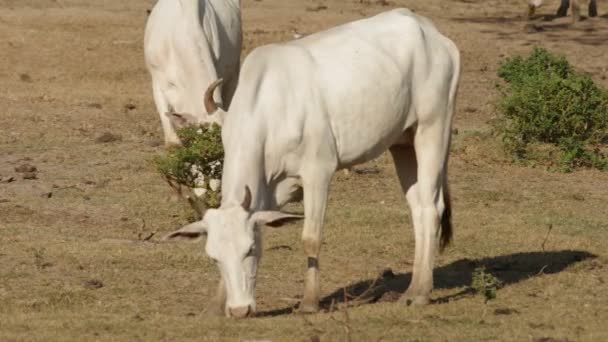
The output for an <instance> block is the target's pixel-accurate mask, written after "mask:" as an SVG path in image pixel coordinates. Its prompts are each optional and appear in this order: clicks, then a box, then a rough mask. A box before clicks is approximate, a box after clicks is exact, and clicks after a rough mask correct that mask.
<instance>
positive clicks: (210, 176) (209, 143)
mask: <svg viewBox="0 0 608 342" xmlns="http://www.w3.org/2000/svg"><path fill="white" fill-rule="evenodd" d="M177 135H178V136H179V138H180V140H181V141H182V146H175V147H172V148H170V149H169V150H168V151H167V153H166V154H165V155H164V156H159V157H157V158H156V159H155V163H156V167H157V169H158V171H159V172H160V173H161V174H162V175H163V177H165V178H166V179H167V180H168V181H169V184H175V185H178V186H185V187H187V188H189V189H194V188H202V189H205V190H206V192H205V194H204V195H203V196H202V197H201V198H196V199H192V198H190V199H189V201H190V204H191V205H192V206H193V208H195V210H197V211H199V210H198V209H197V208H198V207H199V204H202V205H203V206H204V207H205V208H217V207H219V205H220V199H221V198H220V194H221V189H220V188H219V185H218V184H216V189H213V187H212V186H211V184H210V183H211V182H212V181H214V182H216V183H219V180H220V179H221V177H222V167H223V162H224V148H223V145H222V135H221V127H220V126H219V125H217V124H212V125H209V124H204V125H200V126H188V127H185V128H182V129H180V130H178V131H177ZM192 201H196V202H200V203H193V202H192Z"/></svg>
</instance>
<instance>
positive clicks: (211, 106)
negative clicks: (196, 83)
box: [205, 78, 224, 114]
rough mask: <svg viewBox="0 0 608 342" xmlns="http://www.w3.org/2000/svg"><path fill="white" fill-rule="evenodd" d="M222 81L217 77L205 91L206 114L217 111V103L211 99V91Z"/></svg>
mask: <svg viewBox="0 0 608 342" xmlns="http://www.w3.org/2000/svg"><path fill="white" fill-rule="evenodd" d="M223 82H224V80H223V79H221V78H220V79H218V80H217V81H215V82H213V83H211V84H210V85H209V88H207V90H206V91H205V109H206V110H207V113H208V114H213V113H215V111H217V103H215V100H213V92H214V91H215V89H216V88H217V87H219V86H220V85H221V84H222V83H223Z"/></svg>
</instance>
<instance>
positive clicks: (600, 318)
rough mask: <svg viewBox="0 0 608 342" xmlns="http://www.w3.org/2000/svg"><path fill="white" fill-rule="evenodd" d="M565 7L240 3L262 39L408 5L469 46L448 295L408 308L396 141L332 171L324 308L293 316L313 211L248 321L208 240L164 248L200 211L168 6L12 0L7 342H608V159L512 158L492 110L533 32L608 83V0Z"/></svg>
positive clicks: (296, 227) (0, 140) (446, 265)
mask: <svg viewBox="0 0 608 342" xmlns="http://www.w3.org/2000/svg"><path fill="white" fill-rule="evenodd" d="M558 2H559V1H557V0H552V1H547V4H546V5H545V6H544V7H543V8H541V9H540V10H539V17H538V18H536V19H534V20H533V21H528V20H527V18H525V16H524V15H525V13H526V10H527V7H526V5H525V2H524V1H523V0H483V1H481V0H389V1H385V2H383V1H375V0H370V1H362V0H327V1H324V0H243V1H242V3H243V7H244V8H243V20H244V49H245V51H244V55H245V54H246V53H248V52H249V51H250V50H251V49H252V48H254V47H256V46H258V45H261V44H265V43H269V42H277V41H285V40H288V39H291V36H292V31H293V30H297V31H298V32H304V33H310V32H315V31H319V30H322V29H324V28H327V27H330V26H333V25H336V24H339V23H343V22H346V21H350V20H354V19H358V18H362V17H364V16H369V15H373V14H374V13H377V12H380V11H384V10H387V9H389V8H392V7H398V6H404V7H409V8H411V9H414V10H415V11H416V12H418V13H420V14H423V15H425V16H428V17H430V18H432V19H433V20H434V21H435V23H436V24H437V26H438V27H439V28H440V30H441V31H442V32H443V33H444V34H446V35H447V36H449V37H450V38H452V39H453V40H454V41H455V42H456V44H457V45H458V46H459V48H460V50H461V53H462V57H463V70H464V71H463V76H462V82H461V86H460V95H459V100H458V109H457V113H456V119H455V129H456V130H457V132H456V131H455V135H454V145H453V148H452V154H451V160H450V180H451V188H452V193H453V212H454V215H455V217H454V224H455V243H454V244H453V246H452V247H450V248H448V249H447V250H446V252H445V253H443V254H442V255H441V256H439V258H438V260H437V262H438V264H437V269H436V272H435V284H436V287H437V289H436V290H435V291H434V292H433V298H434V303H433V304H431V305H429V306H427V307H416V308H411V307H405V306H402V305H400V304H398V303H394V299H395V298H396V295H397V293H398V292H400V291H403V290H404V289H405V287H406V286H407V283H408V282H409V279H410V276H411V274H410V271H411V262H412V260H413V241H414V240H413V234H412V232H411V224H410V218H409V213H408V210H407V207H406V204H405V199H404V198H403V195H402V194H401V190H400V188H399V186H398V181H397V178H396V175H395V172H394V170H393V168H392V165H391V162H390V159H389V158H388V157H387V156H382V157H381V158H379V159H378V160H376V161H374V162H372V163H368V164H365V165H362V166H359V167H358V168H357V170H356V172H353V173H351V174H350V175H345V174H343V173H340V174H339V175H337V176H336V177H335V179H334V182H333V187H332V192H331V195H330V202H329V209H328V214H327V221H326V230H325V243H324V245H323V250H322V255H321V277H322V283H321V286H322V291H323V294H324V295H325V296H326V297H325V299H324V306H323V308H324V310H323V312H321V313H319V314H315V315H299V314H296V313H293V312H292V308H293V306H294V305H295V303H296V302H297V299H298V297H299V296H300V295H301V291H302V288H303V283H302V281H303V279H304V270H305V258H304V257H303V252H302V246H301V244H300V241H299V235H300V229H301V223H297V224H291V225H289V226H287V227H284V228H282V229H272V228H267V229H266V231H265V236H266V242H265V246H264V249H265V257H264V259H263V260H262V263H261V270H260V274H259V278H258V279H259V281H258V291H257V302H258V306H259V308H258V309H259V311H260V314H259V317H256V318H252V319H246V320H230V319H226V318H219V317H215V316H213V315H212V314H211V311H212V308H211V307H210V305H211V301H212V298H213V295H214V293H215V286H216V283H217V280H218V277H219V275H218V274H217V270H216V268H215V266H214V265H213V264H212V262H211V261H210V260H208V259H207V258H205V256H204V253H203V251H202V248H201V245H199V244H179V243H159V242H158V237H159V236H161V235H162V234H163V233H166V232H168V231H170V230H172V229H175V228H176V227H178V226H180V225H181V224H183V223H184V222H186V220H187V217H188V216H189V215H190V214H189V212H188V208H187V207H186V206H185V205H184V204H183V203H179V202H174V201H170V200H169V197H170V196H169V195H170V191H169V188H168V186H167V185H166V184H165V183H164V182H163V180H162V179H161V178H160V176H159V175H158V174H157V172H156V171H155V169H154V166H153V164H152V163H151V160H152V158H153V157H154V156H155V155H158V154H159V153H162V150H163V148H162V146H161V138H162V137H161V130H160V124H159V120H158V116H157V114H156V112H155V109H154V105H153V100H152V94H151V85H150V78H149V76H148V74H147V72H146V70H145V66H144V62H143V51H142V45H143V42H142V41H143V29H144V24H145V21H146V10H147V9H149V8H151V7H152V5H153V3H154V1H153V0H130V1H122V0H105V1H86V0H0V66H1V67H0V341H64V340H74V341H89V340H99V341H135V340H141V341H156V340H166V341H187V340H193V341H194V340H197V341H201V340H205V341H207V340H208V341H223V340H226V341H311V340H315V336H316V337H318V338H319V339H318V340H320V341H381V340H382V341H482V340H501V341H554V342H556V341H608V325H607V323H606V322H607V321H608V285H607V282H608V248H607V247H606V246H607V244H608V206H607V204H606V203H607V201H608V174H606V173H601V172H597V171H587V170H582V171H577V172H574V173H570V174H560V173H552V172H549V171H546V170H544V169H542V168H536V169H534V168H524V167H522V166H517V165H513V164H512V163H510V161H509V158H508V157H506V156H505V155H504V153H503V152H502V150H501V149H500V145H499V141H498V139H497V138H495V137H493V136H492V135H491V133H490V129H489V125H488V121H489V120H491V119H492V118H493V117H494V116H495V115H496V111H495V108H494V101H495V98H496V96H497V92H496V89H495V83H496V82H497V81H498V79H497V77H496V69H497V67H498V64H499V62H500V61H501V60H502V59H503V58H505V57H506V56H510V55H513V54H518V53H527V52H528V51H530V50H531V48H532V46H535V45H538V46H543V47H546V48H547V49H549V50H550V51H553V52H557V53H559V54H564V55H566V56H567V57H568V58H569V60H570V62H571V63H572V64H573V65H574V66H575V67H576V68H577V69H579V70H582V71H585V72H588V73H590V74H592V75H593V78H594V80H595V81H597V82H598V83H599V84H601V85H602V86H604V87H608V80H606V78H607V77H608V69H607V68H608V64H607V63H606V61H607V59H606V56H607V55H608V44H607V43H608V19H607V18H606V15H605V13H607V12H608V6H607V5H606V4H605V3H604V2H599V6H600V13H601V14H604V16H603V17H600V18H595V19H591V20H584V21H582V22H580V23H578V24H577V25H576V26H571V25H570V19H569V18H559V19H554V20H550V19H551V18H550V17H543V16H544V15H549V14H551V13H553V12H554V10H555V8H557V6H558ZM456 133H457V134H456ZM24 164H29V165H31V166H34V167H35V168H36V171H35V172H33V173H32V172H30V173H23V172H17V171H16V168H17V167H19V166H22V165H24ZM21 171H22V170H21ZM296 209H297V208H296ZM481 266H485V268H486V271H487V272H489V273H491V274H493V275H494V276H496V277H497V278H499V279H500V280H502V281H503V282H504V284H505V286H504V287H503V288H501V289H499V290H498V292H497V298H496V299H494V300H491V301H489V302H487V303H485V302H484V299H483V297H481V296H479V295H474V294H472V293H471V291H470V287H469V286H470V285H471V275H472V271H473V270H474V269H475V268H477V267H481ZM388 268H390V269H391V270H392V273H391V272H384V275H382V274H383V270H386V269H388ZM368 289H369V291H367V290H368ZM345 293H346V294H347V296H346V299H347V300H346V303H344V298H345ZM353 297H357V298H353ZM332 303H333V304H332Z"/></svg>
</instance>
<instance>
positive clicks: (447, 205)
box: [439, 175, 453, 252]
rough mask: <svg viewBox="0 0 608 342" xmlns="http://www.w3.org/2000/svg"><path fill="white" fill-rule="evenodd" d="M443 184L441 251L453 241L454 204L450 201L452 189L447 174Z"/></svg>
mask: <svg viewBox="0 0 608 342" xmlns="http://www.w3.org/2000/svg"><path fill="white" fill-rule="evenodd" d="M445 179H446V180H445V182H444V184H443V204H444V209H443V214H442V215H441V233H440V236H439V251H440V252H443V250H444V249H445V248H446V247H447V246H448V245H449V244H450V243H451V242H452V236H453V227H452V205H451V201H450V190H449V187H448V182H447V175H446V177H445Z"/></svg>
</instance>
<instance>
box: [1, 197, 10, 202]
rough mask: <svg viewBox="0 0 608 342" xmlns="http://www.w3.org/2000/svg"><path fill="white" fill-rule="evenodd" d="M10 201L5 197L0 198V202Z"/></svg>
mask: <svg viewBox="0 0 608 342" xmlns="http://www.w3.org/2000/svg"><path fill="white" fill-rule="evenodd" d="M8 202H10V200H8V199H6V198H0V203H8Z"/></svg>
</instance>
